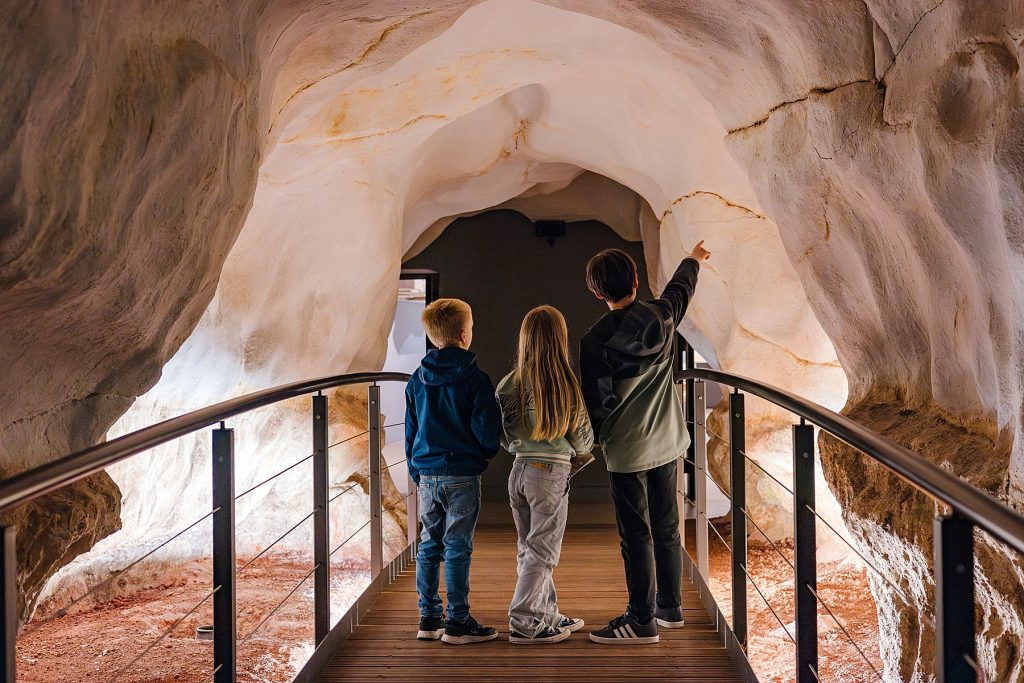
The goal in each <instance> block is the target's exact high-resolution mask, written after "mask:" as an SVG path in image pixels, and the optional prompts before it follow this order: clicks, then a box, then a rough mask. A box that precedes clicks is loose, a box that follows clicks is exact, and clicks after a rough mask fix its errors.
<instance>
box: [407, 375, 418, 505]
mask: <svg viewBox="0 0 1024 683" xmlns="http://www.w3.org/2000/svg"><path fill="white" fill-rule="evenodd" d="M417 427H418V424H417V422H416V398H415V395H414V394H413V391H412V382H411V381H410V382H409V383H408V384H406V385H405V462H406V465H407V466H408V467H409V476H410V477H412V480H413V481H414V482H416V485H417V486H418V485H419V483H420V473H419V470H417V469H416V467H415V466H413V464H412V445H413V442H414V441H415V440H416V430H417Z"/></svg>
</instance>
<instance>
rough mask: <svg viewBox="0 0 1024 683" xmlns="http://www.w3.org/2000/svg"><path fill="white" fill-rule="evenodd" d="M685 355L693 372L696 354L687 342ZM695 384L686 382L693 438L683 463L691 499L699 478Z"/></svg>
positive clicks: (686, 490)
mask: <svg viewBox="0 0 1024 683" xmlns="http://www.w3.org/2000/svg"><path fill="white" fill-rule="evenodd" d="M685 355H686V369H687V370H693V365H694V362H695V361H694V353H693V347H692V346H690V343H689V342H686V349H685ZM695 384H696V381H695V380H694V379H692V378H691V379H688V380H686V403H685V405H684V411H685V416H686V424H687V428H688V429H689V430H690V435H691V437H692V438H691V439H690V447H689V448H687V449H686V459H687V460H689V462H684V463H683V471H684V472H685V474H686V486H685V487H684V488H683V491H685V492H686V494H687V495H688V496H690V498H691V499H692V498H694V497H695V496H696V483H697V476H696V474H697V473H696V470H695V469H694V466H693V463H695V462H697V460H696V456H697V425H696V422H697V418H696V415H697V410H696V407H695V405H694V397H693V394H694V385H695Z"/></svg>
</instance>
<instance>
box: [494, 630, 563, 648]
mask: <svg viewBox="0 0 1024 683" xmlns="http://www.w3.org/2000/svg"><path fill="white" fill-rule="evenodd" d="M571 635H572V631H569V630H568V629H561V628H559V629H554V628H551V627H550V626H545V627H544V630H543V631H541V632H540V633H538V634H537V635H535V636H524V635H523V634H522V633H516V632H515V631H512V632H511V633H510V634H509V636H508V640H509V642H510V643H515V644H516V645H543V644H547V643H560V642H562V641H563V640H565V639H566V638H568V637H569V636H571Z"/></svg>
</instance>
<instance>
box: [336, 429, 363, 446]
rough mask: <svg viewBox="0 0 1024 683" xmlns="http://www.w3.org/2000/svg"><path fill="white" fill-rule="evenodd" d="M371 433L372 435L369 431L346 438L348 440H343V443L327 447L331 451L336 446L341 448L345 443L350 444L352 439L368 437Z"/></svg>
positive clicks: (339, 442) (338, 442)
mask: <svg viewBox="0 0 1024 683" xmlns="http://www.w3.org/2000/svg"><path fill="white" fill-rule="evenodd" d="M369 433H370V430H369V429H367V430H366V431H363V432H359V433H358V434H353V435H352V436H349V437H346V438H344V439H342V440H341V441H335V442H334V443H332V444H331V445H330V446H328V447H327V450H331V449H332V448H334V447H335V446H340V445H341V444H343V443H348V442H349V441H351V440H352V439H358V438H359V437H361V436H366V435H367V434H369Z"/></svg>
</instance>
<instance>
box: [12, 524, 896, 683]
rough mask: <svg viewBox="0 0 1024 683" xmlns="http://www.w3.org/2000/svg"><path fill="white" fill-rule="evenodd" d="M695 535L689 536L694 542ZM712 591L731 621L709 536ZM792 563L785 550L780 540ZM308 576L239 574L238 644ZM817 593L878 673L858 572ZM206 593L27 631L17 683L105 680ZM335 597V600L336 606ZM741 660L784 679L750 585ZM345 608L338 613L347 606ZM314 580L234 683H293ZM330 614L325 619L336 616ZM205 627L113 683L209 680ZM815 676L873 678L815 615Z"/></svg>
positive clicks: (247, 652) (725, 556) (201, 588)
mask: <svg viewBox="0 0 1024 683" xmlns="http://www.w3.org/2000/svg"><path fill="white" fill-rule="evenodd" d="M692 539H693V535H692V530H691V533H688V534H687V540H688V541H691V542H692ZM709 543H710V544H711V555H710V571H711V581H710V587H711V591H712V593H714V595H715V598H716V600H717V602H718V604H719V606H720V608H721V610H722V613H723V614H725V615H726V619H727V620H728V619H730V618H731V617H730V616H729V615H730V614H731V607H730V605H731V594H730V588H729V586H730V583H729V571H730V569H729V551H728V550H727V549H726V548H725V547H724V546H723V545H722V543H721V541H720V540H718V539H717V537H715V536H714V534H713V533H711V534H710V540H709ZM781 550H782V552H783V553H785V554H787V556H788V557H789V558H790V560H792V546H791V545H789V544H781ZM748 566H749V569H750V571H751V574H752V575H753V576H754V579H755V580H756V582H757V585H758V587H759V588H760V589H761V591H762V592H764V594H765V597H767V598H768V599H769V600H770V601H771V603H772V607H774V609H775V611H776V613H777V614H778V615H779V617H780V618H781V620H782V621H783V623H785V625H786V627H787V628H788V629H789V632H790V633H791V634H792V633H793V624H792V622H793V570H792V568H791V567H790V566H789V564H787V563H786V561H785V560H784V559H783V558H782V557H780V556H779V554H778V553H777V552H776V551H775V550H774V549H772V548H771V547H769V546H767V545H757V544H753V543H752V544H751V547H750V551H749V565H748ZM308 571H309V563H308V561H300V560H298V559H294V558H288V557H282V556H280V555H278V556H273V557H268V558H261V559H260V560H258V561H257V562H255V563H254V564H252V565H250V566H249V567H248V568H247V569H246V570H245V571H243V572H242V573H241V574H240V575H239V577H238V598H237V604H238V638H239V640H240V641H241V640H242V639H244V638H246V636H248V635H249V634H250V633H251V632H252V631H253V630H254V629H256V628H257V625H258V624H259V623H260V622H261V621H262V620H263V619H264V617H265V616H266V615H267V614H269V613H270V611H271V610H272V609H273V608H274V607H275V606H277V604H278V603H279V602H281V601H282V600H283V599H284V597H285V596H286V595H287V594H288V592H289V591H291V590H292V588H293V587H295V585H296V584H297V583H298V582H299V581H300V580H301V579H302V578H303V577H304V576H305V575H306V573H307V572H308ZM331 576H332V591H333V592H334V594H335V596H339V595H344V596H345V598H346V601H347V602H350V601H351V600H353V599H354V598H355V596H356V595H358V593H359V592H360V591H361V590H362V587H363V586H365V585H366V582H367V580H368V578H369V577H368V572H366V571H365V570H358V569H356V570H353V569H343V568H340V567H332V573H331ZM818 588H819V593H820V594H821V596H822V598H823V599H824V600H825V601H826V602H827V603H828V604H829V607H831V608H832V610H833V611H834V612H835V614H836V616H837V617H838V618H839V620H840V623H842V624H843V626H844V627H845V628H846V630H847V631H848V632H849V633H850V635H851V636H853V638H854V639H855V640H856V641H857V644H858V645H859V646H860V648H861V649H862V650H863V651H864V653H865V655H867V657H868V659H869V660H870V661H871V663H872V664H873V665H874V666H875V668H876V669H878V670H879V671H881V670H882V669H881V662H880V659H879V651H878V622H877V619H876V615H875V603H874V600H873V599H872V598H871V593H870V592H869V590H868V585H867V577H866V575H865V572H864V570H857V569H849V568H847V569H841V568H839V567H837V566H836V565H834V564H832V565H824V564H822V565H819V567H818ZM209 591H210V584H209V573H208V572H202V573H198V574H196V575H190V576H184V577H181V578H179V579H178V580H177V581H176V582H175V583H173V584H172V585H168V586H166V587H162V588H157V589H152V590H147V591H144V592H141V593H138V594H136V595H133V596H132V597H130V598H124V599H118V600H114V601H111V602H108V603H104V604H102V605H98V606H96V607H94V608H92V609H85V610H81V611H73V612H72V613H71V614H69V615H68V616H64V617H60V618H56V619H53V620H51V621H48V622H45V623H39V624H35V623H30V624H29V625H27V626H26V627H25V629H24V630H23V631H22V634H21V635H20V636H19V638H18V680H19V681H22V682H24V683H58V682H60V683H63V682H69V683H70V682H76V683H77V682H79V681H81V682H83V683H85V682H92V681H97V682H99V681H109V680H114V679H113V678H112V677H113V676H114V674H115V673H117V671H118V670H119V669H121V668H122V667H125V666H126V665H128V664H129V663H130V662H131V661H132V659H134V658H135V657H136V656H137V655H139V654H140V653H141V652H142V651H143V650H144V649H145V648H146V647H147V646H148V645H149V644H150V643H151V642H153V640H154V639H155V638H157V637H158V636H159V635H160V634H161V633H162V632H163V631H164V630H166V629H167V628H169V627H170V626H171V625H172V624H173V623H174V622H175V620H177V619H178V618H180V617H181V616H182V615H184V614H185V613H186V612H188V610H189V609H191V608H192V607H193V606H194V605H195V604H196V603H198V602H199V601H200V600H201V599H202V598H203V597H204V596H205V595H206V594H207V593H208V592H209ZM336 600H337V598H336ZM747 604H748V606H749V631H750V639H749V658H750V660H751V661H752V662H753V668H754V671H755V672H756V673H757V675H758V678H759V679H760V680H761V681H762V682H764V683H769V682H772V683H777V682H782V681H792V680H793V679H794V675H793V670H794V662H793V644H792V642H791V641H790V640H789V638H788V637H787V636H786V635H785V634H784V633H783V631H782V627H781V626H780V625H779V622H778V621H777V620H776V618H775V617H774V616H773V615H772V613H771V612H770V611H769V610H768V608H767V607H766V606H765V604H764V602H763V600H762V599H761V597H760V596H759V595H758V594H757V592H756V591H755V590H754V588H753V587H751V586H750V585H749V584H748V589H747ZM346 607H347V605H346ZM311 615H312V582H311V580H307V581H306V582H305V583H303V584H302V586H301V587H300V588H299V589H298V590H297V591H296V592H295V594H294V595H292V596H291V597H290V598H289V599H288V600H287V601H286V602H285V603H284V605H283V606H282V607H281V608H280V610H278V612H276V614H275V615H274V616H273V617H271V618H270V619H269V620H268V621H267V622H266V623H264V624H263V625H262V626H259V628H258V630H256V632H255V634H254V635H253V636H252V637H251V638H250V639H249V640H247V641H246V642H244V643H243V644H241V645H240V646H239V657H238V668H239V675H238V680H239V681H244V682H247V683H255V682H259V683H277V682H278V681H281V682H284V681H290V680H292V677H293V676H294V674H295V672H296V671H298V669H299V668H301V666H302V664H303V663H304V662H305V660H306V658H307V657H308V656H309V655H310V654H311V652H312V637H313V627H312V621H311ZM337 616H338V613H337V612H336V613H335V615H334V618H337ZM211 622H212V607H211V601H209V600H208V601H207V602H206V603H205V604H204V605H203V606H202V607H200V608H199V609H198V610H196V612H195V613H194V614H193V615H191V616H189V617H187V618H186V619H184V620H183V621H182V622H181V623H180V624H178V625H177V627H175V629H174V630H173V631H172V632H171V633H170V634H169V635H168V636H167V637H166V638H164V639H163V640H162V641H161V642H160V643H159V644H157V645H156V646H155V647H153V648H152V649H151V650H150V651H149V652H148V653H146V654H145V655H144V656H143V657H141V658H140V659H139V660H138V661H137V662H135V663H134V664H132V665H131V666H130V667H129V668H128V670H126V671H125V672H124V673H123V674H121V675H120V676H118V677H117V679H116V680H118V681H129V682H132V683H154V682H157V681H159V682H164V681H174V682H178V683H186V682H187V683H191V682H198V681H209V680H211V679H212V671H213V666H212V643H211V642H210V641H201V640H197V639H196V637H195V633H196V628H197V627H199V626H202V625H205V624H210V623H211ZM818 650H819V658H820V659H819V666H820V671H819V675H820V677H821V680H823V681H843V683H859V682H861V681H865V682H866V681H876V680H878V678H877V677H876V676H875V674H874V673H873V672H872V670H871V668H870V667H869V666H868V665H867V664H866V663H865V662H864V659H863V658H862V657H861V655H860V654H858V652H857V650H856V649H855V648H854V647H853V645H851V644H850V641H849V640H848V639H847V637H846V636H845V635H844V634H843V632H842V631H841V630H840V629H839V628H838V627H836V626H835V622H834V621H832V619H831V618H830V617H829V616H828V614H827V613H826V612H825V611H824V610H823V609H822V610H819V645H818Z"/></svg>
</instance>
